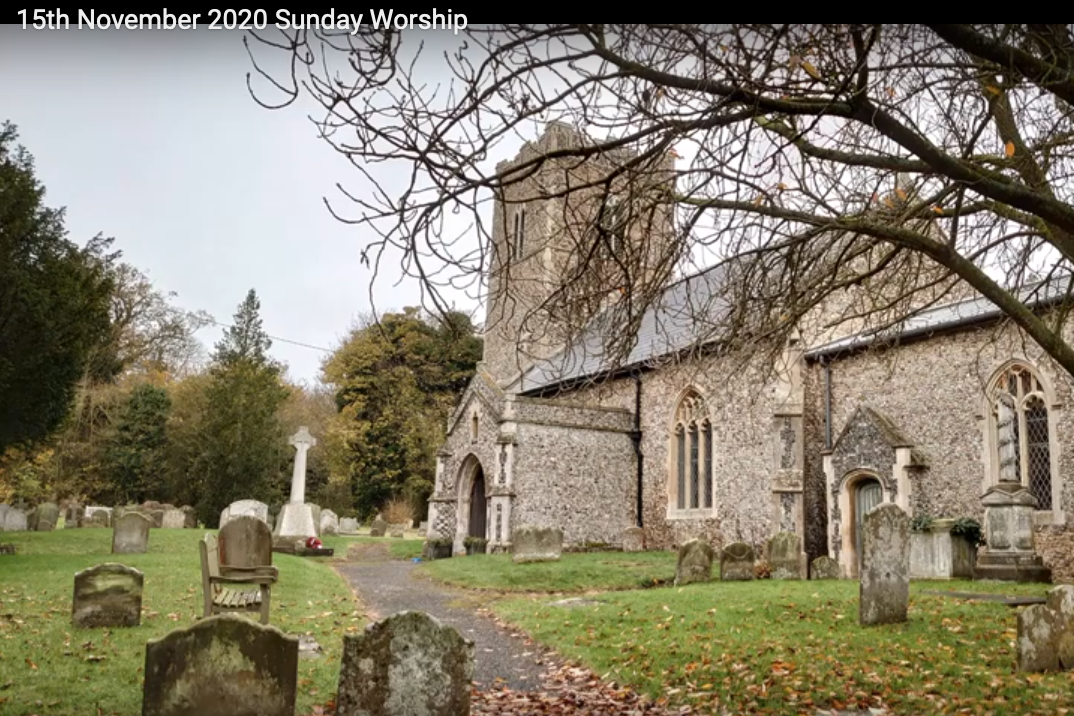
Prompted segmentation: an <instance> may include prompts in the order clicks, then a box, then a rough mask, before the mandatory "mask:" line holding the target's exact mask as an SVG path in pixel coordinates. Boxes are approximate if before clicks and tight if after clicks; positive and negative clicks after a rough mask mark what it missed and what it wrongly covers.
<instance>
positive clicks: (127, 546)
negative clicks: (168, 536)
mask: <svg viewBox="0 0 1074 716" xmlns="http://www.w3.org/2000/svg"><path fill="white" fill-rule="evenodd" d="M152 524H153V523H152V522H151V521H150V519H149V518H148V517H146V516H145V515H142V514H139V513H137V512H127V513H126V514H124V515H123V516H122V517H120V518H119V519H118V520H116V524H115V527H113V528H112V554H144V553H145V551H146V550H147V549H148V548H149V528H150V527H151V526H152Z"/></svg>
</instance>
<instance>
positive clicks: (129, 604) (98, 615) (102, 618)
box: [71, 563, 145, 629]
mask: <svg viewBox="0 0 1074 716" xmlns="http://www.w3.org/2000/svg"><path fill="white" fill-rule="evenodd" d="M144 583H145V577H144V576H143V575H142V573H141V572H139V571H138V570H137V569H132V568H131V567H127V566H124V565H122V564H115V563H109V564H99V565H97V566H96V567H90V568H89V569H86V570H83V571H81V572H79V573H78V574H76V575H75V598H74V603H73V605H72V610H71V620H72V621H73V622H74V625H75V626H77V627H82V628H84V629H94V628H99V627H136V626H138V625H139V624H141V623H142V586H143V585H144Z"/></svg>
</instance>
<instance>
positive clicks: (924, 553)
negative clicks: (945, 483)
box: [910, 519, 977, 579]
mask: <svg viewBox="0 0 1074 716" xmlns="http://www.w3.org/2000/svg"><path fill="white" fill-rule="evenodd" d="M954 525H955V521H954V520H951V519H938V520H933V521H932V524H931V525H930V526H929V529H928V531H925V532H914V533H913V534H911V535H910V577H911V578H912V579H971V578H972V577H973V564H974V562H975V561H976V559H977V547H976V545H973V544H971V543H970V541H969V540H968V539H966V538H965V537H962V536H959V535H953V534H951V530H952V528H953V527H954Z"/></svg>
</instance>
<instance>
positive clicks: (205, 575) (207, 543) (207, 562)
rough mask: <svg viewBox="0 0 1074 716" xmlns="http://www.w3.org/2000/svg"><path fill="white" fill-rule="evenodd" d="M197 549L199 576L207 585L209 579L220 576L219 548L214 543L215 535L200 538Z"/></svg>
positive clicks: (209, 534) (208, 534)
mask: <svg viewBox="0 0 1074 716" xmlns="http://www.w3.org/2000/svg"><path fill="white" fill-rule="evenodd" d="M199 548H200V549H201V576H202V579H203V581H204V582H205V583H206V584H208V583H209V577H219V576H220V548H219V546H218V545H217V543H216V535H214V534H212V533H211V532H209V533H207V534H206V535H205V537H203V538H202V540H201V542H200V544H199Z"/></svg>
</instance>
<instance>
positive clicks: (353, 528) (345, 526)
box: [339, 517, 358, 535]
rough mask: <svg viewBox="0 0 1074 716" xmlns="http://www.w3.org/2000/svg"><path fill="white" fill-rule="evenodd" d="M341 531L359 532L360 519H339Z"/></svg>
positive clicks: (342, 532) (341, 532)
mask: <svg viewBox="0 0 1074 716" xmlns="http://www.w3.org/2000/svg"><path fill="white" fill-rule="evenodd" d="M339 533H340V534H344V535H353V534H357V533H358V520H356V519H354V518H353V517H344V518H343V519H341V520H340V521H339Z"/></svg>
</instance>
